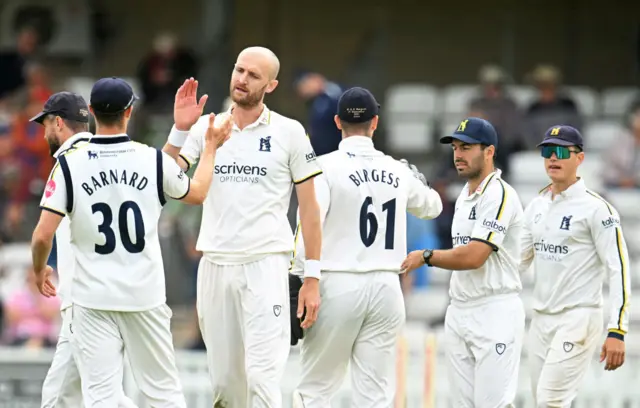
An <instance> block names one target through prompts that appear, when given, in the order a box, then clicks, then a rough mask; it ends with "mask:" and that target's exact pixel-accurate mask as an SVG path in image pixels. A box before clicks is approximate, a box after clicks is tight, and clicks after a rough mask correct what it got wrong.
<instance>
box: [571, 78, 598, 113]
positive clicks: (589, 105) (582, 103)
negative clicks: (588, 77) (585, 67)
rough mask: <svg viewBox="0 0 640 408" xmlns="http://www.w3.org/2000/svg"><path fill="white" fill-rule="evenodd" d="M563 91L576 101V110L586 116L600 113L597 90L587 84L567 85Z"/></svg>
mask: <svg viewBox="0 0 640 408" xmlns="http://www.w3.org/2000/svg"><path fill="white" fill-rule="evenodd" d="M564 91H565V92H566V93H567V95H569V96H570V97H571V98H573V100H574V101H576V104H577V105H578V111H579V112H580V114H582V115H584V116H585V117H586V118H593V117H597V116H598V115H599V114H600V101H599V98H598V94H597V92H596V91H595V90H594V89H592V88H590V87H588V86H567V87H565V88H564Z"/></svg>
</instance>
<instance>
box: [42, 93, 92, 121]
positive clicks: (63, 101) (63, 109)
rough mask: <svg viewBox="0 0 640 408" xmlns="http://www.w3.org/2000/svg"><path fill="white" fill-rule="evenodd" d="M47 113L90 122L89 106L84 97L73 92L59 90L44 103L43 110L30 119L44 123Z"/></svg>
mask: <svg viewBox="0 0 640 408" xmlns="http://www.w3.org/2000/svg"><path fill="white" fill-rule="evenodd" d="M47 115H55V116H60V117H61V118H62V119H68V120H73V121H76V122H82V123H89V107H88V106H87V102H86V101H85V100H84V98H83V97H82V96H80V95H78V94H75V93H73V92H58V93H55V94H53V95H51V96H50V97H49V99H47V101H46V102H45V103H44V108H43V109H42V112H40V113H38V114H37V115H36V116H34V117H32V118H31V119H29V122H36V123H39V124H42V121H44V118H45V117H46V116H47Z"/></svg>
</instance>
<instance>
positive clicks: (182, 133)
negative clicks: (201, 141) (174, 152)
mask: <svg viewBox="0 0 640 408" xmlns="http://www.w3.org/2000/svg"><path fill="white" fill-rule="evenodd" d="M187 136H189V131H188V130H178V129H176V125H173V127H172V128H171V133H169V138H168V140H167V142H169V144H170V145H171V146H175V147H182V146H184V142H185V141H186V140H187Z"/></svg>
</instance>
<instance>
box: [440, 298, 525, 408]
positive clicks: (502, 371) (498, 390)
mask: <svg viewBox="0 0 640 408" xmlns="http://www.w3.org/2000/svg"><path fill="white" fill-rule="evenodd" d="M524 324H525V314H524V306H523V304H522V300H521V299H520V297H519V296H518V295H516V294H513V295H497V296H492V297H487V298H485V299H481V300H477V301H473V302H466V303H461V302H452V303H451V305H449V307H448V308H447V313H446V316H445V342H446V346H445V347H446V355H447V360H448V362H449V384H450V387H451V395H452V396H453V401H454V402H453V406H454V407H456V408H513V407H515V405H514V399H515V396H516V391H517V387H518V371H519V368H520V354H521V351H522V342H523V337H524Z"/></svg>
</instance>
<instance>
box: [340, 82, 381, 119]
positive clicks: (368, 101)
mask: <svg viewBox="0 0 640 408" xmlns="http://www.w3.org/2000/svg"><path fill="white" fill-rule="evenodd" d="M379 112H380V104H379V103H378V101H376V98H375V97H374V96H373V94H372V93H371V92H369V91H368V90H366V89H364V88H360V87H355V88H351V89H348V90H346V91H344V92H343V93H342V95H340V99H339V100H338V117H339V118H340V120H342V121H344V122H347V123H364V122H367V121H370V120H371V119H373V118H374V117H376V116H377V115H378V113H379Z"/></svg>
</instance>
